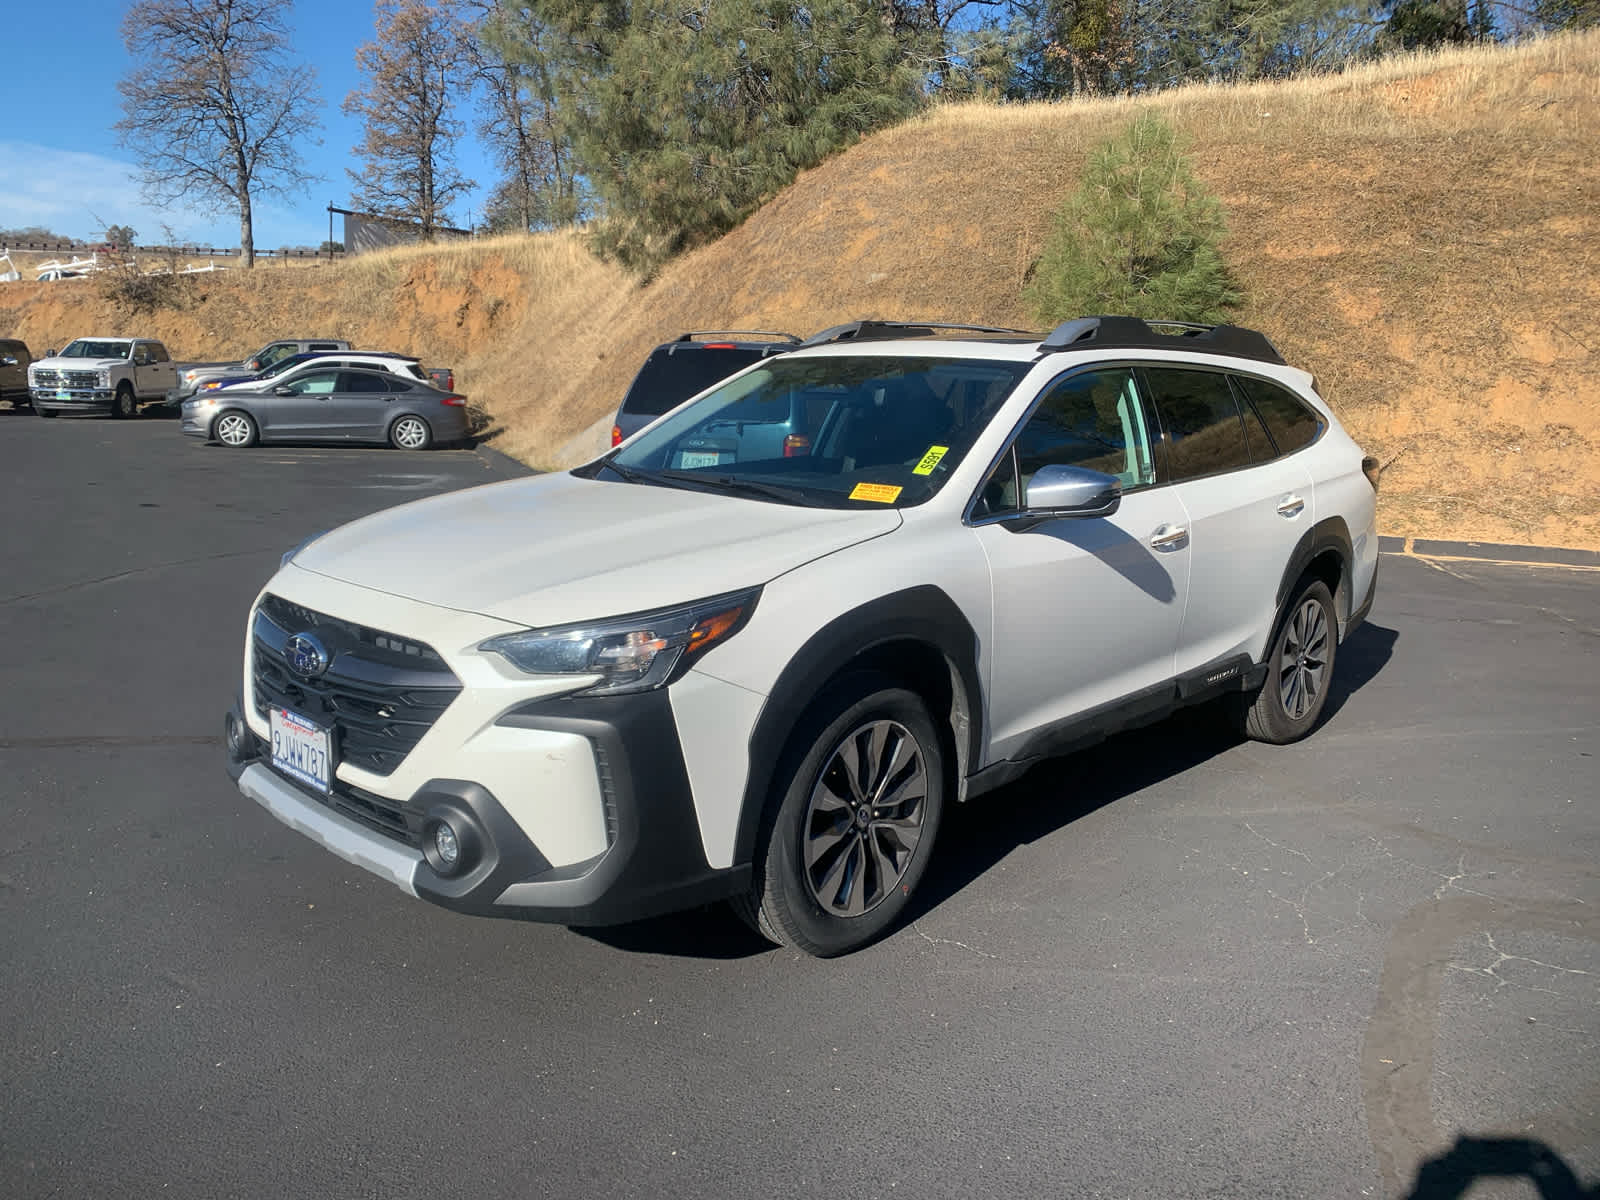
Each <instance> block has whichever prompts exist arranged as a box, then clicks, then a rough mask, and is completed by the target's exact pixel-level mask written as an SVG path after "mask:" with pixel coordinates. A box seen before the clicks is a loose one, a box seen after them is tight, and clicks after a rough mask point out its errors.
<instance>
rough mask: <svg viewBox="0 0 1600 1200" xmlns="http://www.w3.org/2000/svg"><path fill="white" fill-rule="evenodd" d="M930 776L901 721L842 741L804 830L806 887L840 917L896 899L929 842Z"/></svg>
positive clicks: (870, 726)
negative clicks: (921, 846)
mask: <svg viewBox="0 0 1600 1200" xmlns="http://www.w3.org/2000/svg"><path fill="white" fill-rule="evenodd" d="M927 798H928V771H927V765H926V763H925V762H924V759H923V754H922V747H921V746H920V745H918V744H917V739H916V738H915V737H913V736H912V734H911V731H910V730H909V729H907V728H906V727H905V726H904V725H902V724H900V722H898V721H890V720H877V721H870V722H868V723H867V724H864V725H862V726H860V727H858V728H856V729H854V730H852V731H851V732H850V733H848V734H846V735H845V737H844V738H843V739H842V740H841V741H840V742H839V744H838V746H836V747H835V748H834V751H833V753H832V754H830V755H829V756H828V760H827V762H826V763H825V764H824V766H823V768H822V771H821V772H820V774H819V775H818V777H817V783H816V786H815V787H813V788H812V790H811V800H810V803H809V804H808V805H807V808H806V815H805V823H804V826H803V827H802V838H803V847H802V851H803V854H804V866H805V880H806V885H807V887H808V888H809V890H810V892H811V895H812V897H813V898H814V899H815V900H816V901H817V903H818V904H820V905H821V906H822V907H823V908H824V909H826V910H827V911H828V912H829V913H831V914H833V915H834V916H839V917H859V916H861V915H862V914H863V913H866V912H869V911H871V910H872V909H873V908H876V907H877V906H878V905H879V904H881V903H882V902H883V901H884V899H885V898H887V897H888V896H889V895H890V894H892V893H893V891H894V889H895V887H896V886H897V885H898V884H899V882H900V880H901V879H902V877H904V875H905V873H906V869H907V867H909V866H910V864H911V859H912V856H913V854H914V853H915V851H916V848H917V843H918V841H920V840H921V838H922V826H923V818H924V815H925V813H926V808H927V803H926V802H927Z"/></svg>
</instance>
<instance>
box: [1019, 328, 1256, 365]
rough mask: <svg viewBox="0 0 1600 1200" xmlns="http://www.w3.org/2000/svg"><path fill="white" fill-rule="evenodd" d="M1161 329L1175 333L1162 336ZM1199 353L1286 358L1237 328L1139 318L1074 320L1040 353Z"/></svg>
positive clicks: (1042, 345) (1048, 340)
mask: <svg viewBox="0 0 1600 1200" xmlns="http://www.w3.org/2000/svg"><path fill="white" fill-rule="evenodd" d="M1160 330H1175V331H1176V332H1175V333H1162V332H1159V331H1160ZM1091 348H1092V349H1096V350H1108V349H1116V350H1198V351H1200V352H1201V353H1202V354H1227V355H1230V356H1232V357H1233V358H1253V359H1256V360H1257V361H1259V362H1269V363H1278V364H1280V365H1282V364H1283V362H1284V358H1283V355H1281V354H1279V353H1278V348H1277V347H1276V346H1274V345H1273V344H1272V343H1271V342H1269V341H1268V340H1267V337H1266V335H1265V334H1262V333H1257V332H1256V331H1255V330H1254V329H1243V328H1241V327H1240V326H1238V325H1197V324H1195V323H1194V322H1192V321H1142V320H1140V319H1139V318H1138V317H1074V318H1073V319H1072V320H1070V321H1063V322H1062V323H1061V324H1060V325H1057V326H1056V327H1055V329H1054V330H1053V331H1052V332H1051V334H1050V336H1049V337H1047V338H1045V339H1044V341H1042V342H1040V343H1039V353H1040V354H1041V355H1045V354H1058V353H1060V352H1061V351H1063V350H1087V349H1091Z"/></svg>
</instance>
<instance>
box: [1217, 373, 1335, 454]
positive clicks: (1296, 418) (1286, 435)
mask: <svg viewBox="0 0 1600 1200" xmlns="http://www.w3.org/2000/svg"><path fill="white" fill-rule="evenodd" d="M1234 382H1236V383H1237V384H1239V386H1240V389H1241V390H1242V391H1243V392H1244V394H1245V395H1246V396H1248V397H1249V398H1250V403H1251V405H1252V406H1253V407H1254V408H1255V410H1256V412H1257V413H1259V414H1260V415H1261V420H1262V421H1263V422H1264V423H1265V424H1266V427H1267V428H1268V429H1269V430H1270V431H1271V432H1272V440H1273V442H1274V443H1276V447H1275V448H1276V450H1277V453H1278V454H1293V453H1294V452H1295V451H1296V450H1300V449H1303V448H1304V447H1306V446H1309V445H1310V444H1311V443H1312V442H1314V441H1316V440H1317V434H1318V433H1320V432H1321V430H1322V422H1321V421H1320V420H1318V419H1317V414H1316V413H1314V412H1312V411H1311V410H1310V409H1309V408H1307V407H1306V406H1305V404H1304V403H1302V402H1301V401H1300V400H1299V399H1298V398H1297V397H1295V396H1293V395H1291V394H1290V393H1289V392H1287V391H1285V390H1284V389H1283V388H1281V387H1278V386H1277V385H1275V384H1271V383H1267V382H1266V381H1265V380H1261V379H1236V380H1235V381H1234Z"/></svg>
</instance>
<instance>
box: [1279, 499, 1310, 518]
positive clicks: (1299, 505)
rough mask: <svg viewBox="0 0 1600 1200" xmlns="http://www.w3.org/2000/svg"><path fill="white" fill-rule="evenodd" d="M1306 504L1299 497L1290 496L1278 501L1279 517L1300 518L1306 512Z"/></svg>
mask: <svg viewBox="0 0 1600 1200" xmlns="http://www.w3.org/2000/svg"><path fill="white" fill-rule="evenodd" d="M1305 507H1306V502H1305V501H1304V500H1302V499H1301V498H1300V497H1299V496H1295V495H1292V494H1291V495H1288V496H1285V497H1284V498H1283V499H1282V500H1280V501H1278V515H1279V516H1284V517H1298V516H1299V515H1300V514H1301V513H1302V512H1303V511H1305Z"/></svg>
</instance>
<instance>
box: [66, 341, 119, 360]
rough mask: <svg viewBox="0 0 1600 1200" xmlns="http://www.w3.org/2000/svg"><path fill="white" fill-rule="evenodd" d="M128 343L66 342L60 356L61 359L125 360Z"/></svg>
mask: <svg viewBox="0 0 1600 1200" xmlns="http://www.w3.org/2000/svg"><path fill="white" fill-rule="evenodd" d="M129 345H130V343H128V342H91V341H88V340H86V339H84V338H79V339H78V340H77V341H75V342H68V343H67V348H66V349H65V350H63V351H62V352H61V354H60V357H62V358H127V357H128V347H129Z"/></svg>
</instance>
